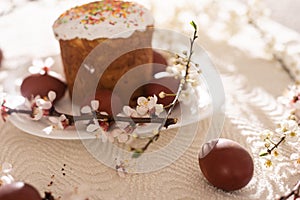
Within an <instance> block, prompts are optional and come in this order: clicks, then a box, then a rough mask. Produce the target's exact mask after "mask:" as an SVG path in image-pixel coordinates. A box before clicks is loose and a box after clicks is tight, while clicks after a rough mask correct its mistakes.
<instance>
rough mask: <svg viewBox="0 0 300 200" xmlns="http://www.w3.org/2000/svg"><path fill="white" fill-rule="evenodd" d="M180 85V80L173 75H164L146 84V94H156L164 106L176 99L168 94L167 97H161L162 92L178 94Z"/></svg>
mask: <svg viewBox="0 0 300 200" xmlns="http://www.w3.org/2000/svg"><path fill="white" fill-rule="evenodd" d="M178 86H179V80H177V79H174V78H173V77H164V78H160V79H153V80H152V81H151V83H148V84H146V85H145V86H144V93H145V96H153V95H156V96H157V97H158V103H160V104H163V105H164V106H166V105H169V104H170V103H172V101H173V100H174V98H175V97H174V96H166V97H165V98H159V93H160V92H165V93H166V94H176V92H177V89H178Z"/></svg>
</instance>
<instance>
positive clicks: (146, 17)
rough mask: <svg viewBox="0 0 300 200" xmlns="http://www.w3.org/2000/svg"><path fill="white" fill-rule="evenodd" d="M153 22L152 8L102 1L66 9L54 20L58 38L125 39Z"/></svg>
mask: <svg viewBox="0 0 300 200" xmlns="http://www.w3.org/2000/svg"><path fill="white" fill-rule="evenodd" d="M153 23H154V20H153V17H152V15H151V13H150V11H149V10H148V9H146V8H145V7H143V6H142V5H139V4H136V3H133V2H123V1H115V0H103V1H97V2H92V3H89V4H84V5H82V6H77V7H74V8H71V9H69V10H67V11H66V12H65V13H63V14H62V15H61V16H60V17H59V18H58V19H57V20H56V21H55V22H54V24H53V31H54V34H55V37H56V38H57V39H58V40H59V39H62V40H71V39H74V38H80V39H88V40H94V39H97V38H120V37H122V38H126V37H129V36H130V35H131V34H132V33H133V32H134V31H136V30H140V31H145V30H146V28H147V26H151V25H153ZM122 32H124V33H125V34H121V35H120V33H122Z"/></svg>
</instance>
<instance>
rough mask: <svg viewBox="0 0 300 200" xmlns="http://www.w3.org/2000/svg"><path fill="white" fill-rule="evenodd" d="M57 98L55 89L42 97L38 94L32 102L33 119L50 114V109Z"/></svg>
mask: <svg viewBox="0 0 300 200" xmlns="http://www.w3.org/2000/svg"><path fill="white" fill-rule="evenodd" d="M55 98H56V93H55V92H54V91H49V92H48V96H47V97H45V98H41V97H40V96H39V95H38V96H36V97H35V98H34V99H33V100H32V102H31V107H32V119H33V120H36V121H37V120H40V119H41V118H42V117H43V116H47V115H49V110H50V109H51V108H52V106H53V101H54V100H55Z"/></svg>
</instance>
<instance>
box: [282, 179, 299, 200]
mask: <svg viewBox="0 0 300 200" xmlns="http://www.w3.org/2000/svg"><path fill="white" fill-rule="evenodd" d="M290 197H294V199H297V198H299V197H300V181H298V183H297V184H296V185H295V187H294V188H293V190H292V191H291V192H290V193H288V194H287V195H285V196H282V197H280V198H279V199H278V200H288V199H289V198H290Z"/></svg>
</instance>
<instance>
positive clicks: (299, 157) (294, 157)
mask: <svg viewBox="0 0 300 200" xmlns="http://www.w3.org/2000/svg"><path fill="white" fill-rule="evenodd" d="M290 159H291V161H292V162H293V164H294V166H295V167H296V168H297V169H299V170H300V154H299V153H292V154H291V156H290Z"/></svg>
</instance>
